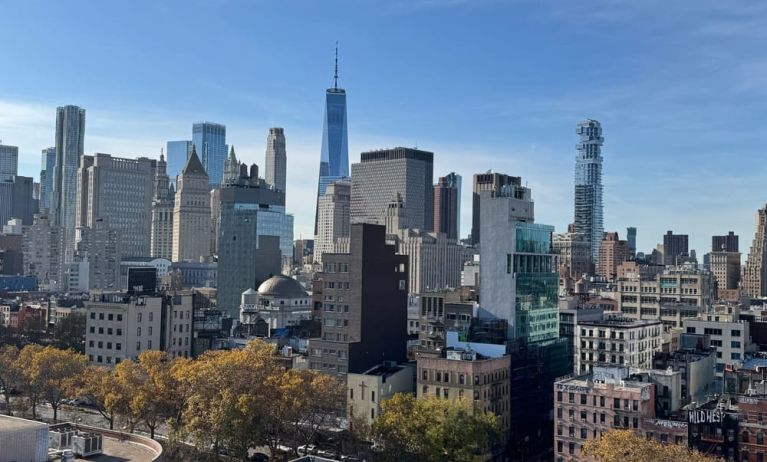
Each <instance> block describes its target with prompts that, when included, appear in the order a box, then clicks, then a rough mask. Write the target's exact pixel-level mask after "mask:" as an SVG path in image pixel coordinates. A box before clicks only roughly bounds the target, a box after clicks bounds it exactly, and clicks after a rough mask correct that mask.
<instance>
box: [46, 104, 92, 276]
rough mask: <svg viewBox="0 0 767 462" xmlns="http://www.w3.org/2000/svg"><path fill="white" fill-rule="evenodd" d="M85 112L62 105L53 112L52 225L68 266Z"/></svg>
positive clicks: (70, 253) (73, 233)
mask: <svg viewBox="0 0 767 462" xmlns="http://www.w3.org/2000/svg"><path fill="white" fill-rule="evenodd" d="M84 140H85V109H82V108H80V107H77V106H63V107H59V108H57V109H56V166H55V168H54V173H53V189H52V191H53V196H52V199H53V202H52V204H51V210H52V215H53V222H54V224H55V225H57V226H60V227H61V228H62V239H63V243H64V249H63V259H64V260H63V261H64V262H66V263H69V262H71V261H72V259H73V258H74V252H75V227H76V226H77V225H76V223H77V218H76V213H75V212H76V210H75V208H76V206H77V169H78V168H80V157H82V156H83V143H84Z"/></svg>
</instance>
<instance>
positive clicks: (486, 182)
mask: <svg viewBox="0 0 767 462" xmlns="http://www.w3.org/2000/svg"><path fill="white" fill-rule="evenodd" d="M506 186H508V187H510V188H509V189H512V190H517V189H516V188H517V187H520V186H522V178H520V177H518V176H510V175H506V174H504V173H495V172H493V171H488V172H485V173H475V174H474V184H473V187H472V200H471V243H472V244H473V245H477V244H479V237H480V228H481V226H480V215H481V209H482V204H481V203H480V200H479V195H480V193H481V192H482V191H500V190H501V189H505V188H504V187H506Z"/></svg>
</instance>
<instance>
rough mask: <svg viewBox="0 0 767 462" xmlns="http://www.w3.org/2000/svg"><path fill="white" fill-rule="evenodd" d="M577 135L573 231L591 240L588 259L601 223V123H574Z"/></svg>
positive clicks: (595, 246)
mask: <svg viewBox="0 0 767 462" xmlns="http://www.w3.org/2000/svg"><path fill="white" fill-rule="evenodd" d="M575 132H576V133H577V134H578V135H580V137H581V139H580V142H579V143H578V144H577V145H576V148H577V149H578V155H577V156H576V157H575V221H574V227H575V232H576V233H581V234H583V235H585V236H586V237H587V239H588V240H589V242H590V244H591V261H592V262H595V261H596V260H597V258H598V256H599V245H600V243H601V242H602V234H603V233H604V224H603V221H602V143H603V142H604V138H603V137H602V126H601V125H600V124H599V122H597V121H596V120H591V119H586V120H583V121H581V122H579V123H578V126H577V128H576V129H575Z"/></svg>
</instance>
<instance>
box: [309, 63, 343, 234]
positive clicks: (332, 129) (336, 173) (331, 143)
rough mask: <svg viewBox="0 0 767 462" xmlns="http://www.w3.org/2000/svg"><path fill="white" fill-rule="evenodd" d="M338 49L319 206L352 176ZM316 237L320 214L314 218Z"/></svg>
mask: <svg viewBox="0 0 767 462" xmlns="http://www.w3.org/2000/svg"><path fill="white" fill-rule="evenodd" d="M337 52H338V50H336V73H335V77H334V84H333V88H328V89H327V91H326V92H325V117H324V118H323V127H322V154H321V157H320V175H319V181H318V184H317V201H318V202H317V203H319V198H320V197H322V196H323V195H325V189H327V187H328V185H329V184H330V183H332V182H334V181H338V180H341V179H345V178H348V177H349V137H348V133H347V127H346V90H344V89H343V88H338V53H337ZM314 234H317V214H316V213H315V215H314Z"/></svg>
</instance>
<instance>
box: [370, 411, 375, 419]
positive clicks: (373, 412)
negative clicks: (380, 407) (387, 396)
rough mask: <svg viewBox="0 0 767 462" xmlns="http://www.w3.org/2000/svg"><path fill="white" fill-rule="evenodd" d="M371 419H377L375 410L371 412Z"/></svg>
mask: <svg viewBox="0 0 767 462" xmlns="http://www.w3.org/2000/svg"><path fill="white" fill-rule="evenodd" d="M370 418H371V419H375V418H376V410H375V409H371V410H370Z"/></svg>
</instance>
